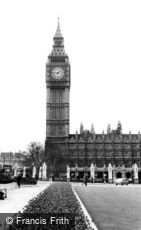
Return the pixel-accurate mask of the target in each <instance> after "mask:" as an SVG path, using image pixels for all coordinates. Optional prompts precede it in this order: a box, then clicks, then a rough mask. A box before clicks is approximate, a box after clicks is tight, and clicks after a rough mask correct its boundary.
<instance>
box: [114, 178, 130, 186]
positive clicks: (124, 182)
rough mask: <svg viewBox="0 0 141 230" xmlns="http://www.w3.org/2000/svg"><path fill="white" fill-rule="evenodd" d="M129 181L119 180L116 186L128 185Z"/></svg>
mask: <svg viewBox="0 0 141 230" xmlns="http://www.w3.org/2000/svg"><path fill="white" fill-rule="evenodd" d="M128 184H129V180H128V179H126V178H117V179H115V185H128Z"/></svg>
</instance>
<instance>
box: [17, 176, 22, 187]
mask: <svg viewBox="0 0 141 230" xmlns="http://www.w3.org/2000/svg"><path fill="white" fill-rule="evenodd" d="M21 180H22V177H21V175H20V174H19V175H18V176H17V185H18V188H20V186H21Z"/></svg>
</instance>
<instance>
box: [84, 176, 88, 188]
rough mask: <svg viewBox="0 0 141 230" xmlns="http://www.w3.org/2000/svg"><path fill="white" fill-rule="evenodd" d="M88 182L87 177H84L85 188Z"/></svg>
mask: <svg viewBox="0 0 141 230" xmlns="http://www.w3.org/2000/svg"><path fill="white" fill-rule="evenodd" d="M87 182H88V180H87V176H84V184H85V186H87Z"/></svg>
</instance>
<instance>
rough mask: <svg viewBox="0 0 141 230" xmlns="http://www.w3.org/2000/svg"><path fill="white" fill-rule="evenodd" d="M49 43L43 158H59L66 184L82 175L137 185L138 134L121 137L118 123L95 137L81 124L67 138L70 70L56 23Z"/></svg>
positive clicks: (140, 176)
mask: <svg viewBox="0 0 141 230" xmlns="http://www.w3.org/2000/svg"><path fill="white" fill-rule="evenodd" d="M53 42H54V43H53V47H52V51H51V53H50V55H49V56H48V61H47V64H46V88H47V104H46V111H47V113H46V144H45V154H46V155H49V154H50V157H52V156H51V154H54V152H56V154H58V156H57V158H58V157H59V156H60V155H61V161H62V162H63V163H64V165H65V169H63V167H62V170H60V175H63V173H64V175H66V176H67V179H68V180H76V179H78V180H82V178H83V177H84V175H85V174H86V175H87V176H88V177H89V178H93V180H94V181H96V182H103V181H106V182H109V183H112V182H114V180H115V179H116V178H128V179H129V180H130V181H131V182H133V183H141V134H140V133H138V134H131V133H129V134H123V133H122V125H121V123H120V122H118V124H117V129H116V130H112V129H111V128H110V125H109V126H108V128H107V133H104V132H103V133H101V134H97V133H95V130H94V127H93V125H92V126H91V130H85V128H84V127H83V124H81V125H80V131H79V133H78V132H76V133H75V134H70V127H69V124H70V120H69V114H70V85H71V69H70V62H69V57H68V55H67V54H66V52H65V49H64V39H63V36H62V33H61V30H60V25H59V22H58V26H57V30H56V33H55V35H54V37H53ZM48 146H52V150H51V148H50V149H49V148H48ZM55 148H56V150H55ZM49 151H50V153H49ZM62 156H63V158H62ZM54 162H55V159H54ZM64 170H65V172H64Z"/></svg>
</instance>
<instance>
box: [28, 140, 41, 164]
mask: <svg viewBox="0 0 141 230" xmlns="http://www.w3.org/2000/svg"><path fill="white" fill-rule="evenodd" d="M43 161H44V148H43V145H42V144H41V143H40V142H31V143H30V144H29V146H28V155H27V159H26V162H25V164H26V165H27V166H32V165H33V164H34V165H35V166H37V167H39V166H40V165H41V164H42V163H43Z"/></svg>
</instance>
